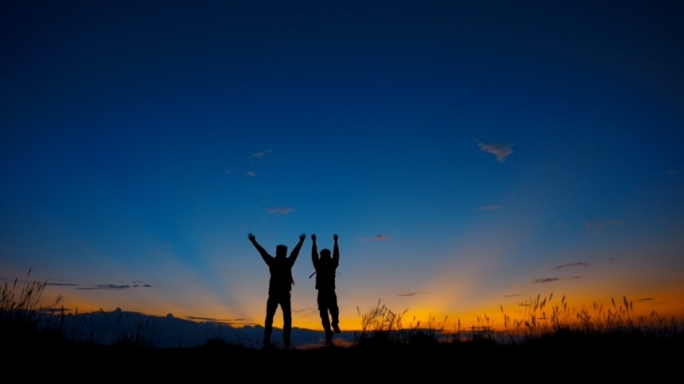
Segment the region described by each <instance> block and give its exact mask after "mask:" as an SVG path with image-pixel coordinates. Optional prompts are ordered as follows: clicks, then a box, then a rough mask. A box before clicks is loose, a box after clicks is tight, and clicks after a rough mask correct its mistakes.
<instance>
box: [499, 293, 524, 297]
mask: <svg viewBox="0 0 684 384" xmlns="http://www.w3.org/2000/svg"><path fill="white" fill-rule="evenodd" d="M520 295H522V293H514V294H512V295H503V296H504V297H516V296H520Z"/></svg>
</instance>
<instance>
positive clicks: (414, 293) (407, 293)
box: [397, 292, 430, 297]
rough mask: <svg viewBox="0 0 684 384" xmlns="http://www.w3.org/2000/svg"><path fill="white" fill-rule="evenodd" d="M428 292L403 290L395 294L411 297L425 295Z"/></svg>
mask: <svg viewBox="0 0 684 384" xmlns="http://www.w3.org/2000/svg"><path fill="white" fill-rule="evenodd" d="M428 293H430V292H404V293H399V294H397V296H402V297H411V296H415V295H427V294H428Z"/></svg>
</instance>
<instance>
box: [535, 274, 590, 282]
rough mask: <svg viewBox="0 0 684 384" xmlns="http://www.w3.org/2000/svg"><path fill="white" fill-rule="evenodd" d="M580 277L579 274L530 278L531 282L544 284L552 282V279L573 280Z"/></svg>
mask: <svg viewBox="0 0 684 384" xmlns="http://www.w3.org/2000/svg"><path fill="white" fill-rule="evenodd" d="M580 278H582V277H581V276H570V277H563V278H560V277H545V278H542V279H534V280H532V284H546V283H552V282H554V281H559V280H575V279H580Z"/></svg>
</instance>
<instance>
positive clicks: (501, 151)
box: [477, 142, 513, 163]
mask: <svg viewBox="0 0 684 384" xmlns="http://www.w3.org/2000/svg"><path fill="white" fill-rule="evenodd" d="M477 146H478V147H480V150H481V151H483V152H487V153H491V154H492V155H494V156H496V160H497V161H498V162H499V163H503V162H504V161H505V160H506V157H508V156H510V154H511V153H513V150H512V149H511V147H512V145H511V144H483V143H480V142H477Z"/></svg>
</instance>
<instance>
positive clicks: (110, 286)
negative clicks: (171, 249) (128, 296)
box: [55, 281, 153, 291]
mask: <svg viewBox="0 0 684 384" xmlns="http://www.w3.org/2000/svg"><path fill="white" fill-rule="evenodd" d="M139 283H142V281H140V282H139ZM55 285H66V284H55ZM71 285H72V286H78V288H76V289H78V290H80V291H96V290H108V291H111V290H113V291H123V290H126V289H131V288H151V287H153V286H152V285H151V284H133V285H130V284H92V285H86V284H71Z"/></svg>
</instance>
